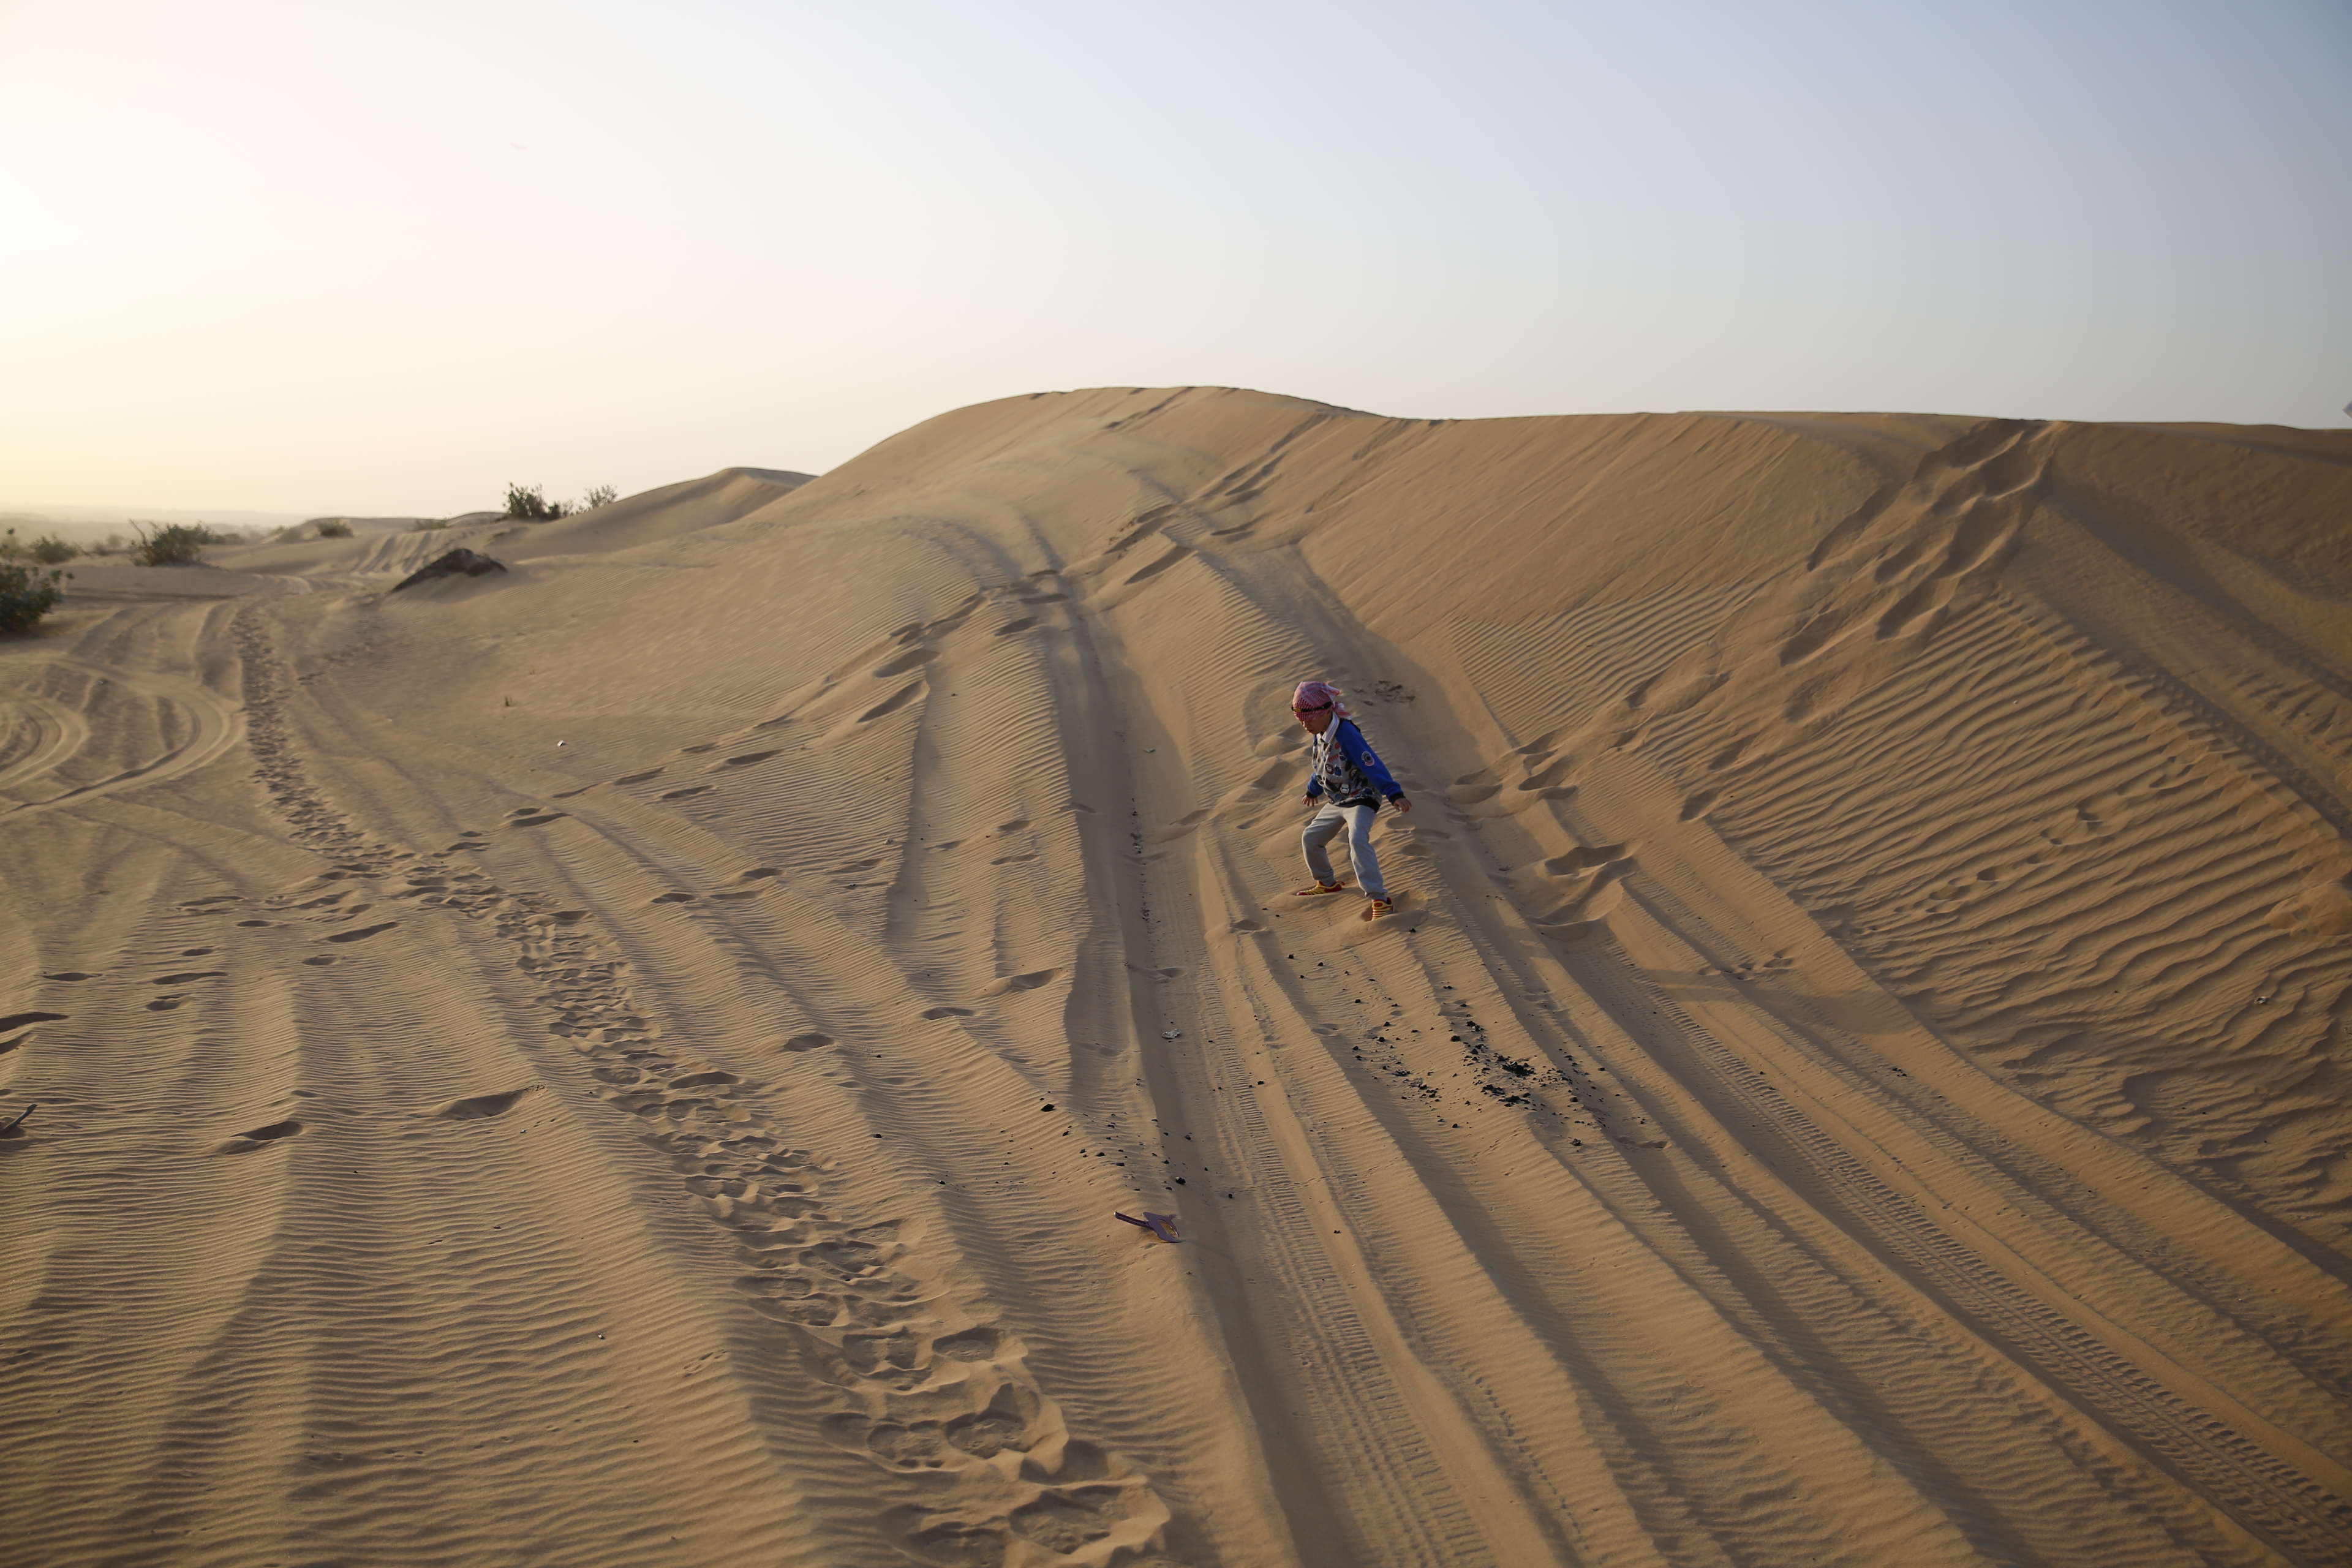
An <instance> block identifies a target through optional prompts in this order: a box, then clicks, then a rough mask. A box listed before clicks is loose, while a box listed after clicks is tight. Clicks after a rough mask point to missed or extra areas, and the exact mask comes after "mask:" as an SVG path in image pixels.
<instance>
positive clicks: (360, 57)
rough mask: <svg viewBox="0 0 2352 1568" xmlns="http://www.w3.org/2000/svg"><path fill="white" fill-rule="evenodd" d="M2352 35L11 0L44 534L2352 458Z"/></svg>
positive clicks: (13, 203) (22, 419)
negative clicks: (871, 454)
mask: <svg viewBox="0 0 2352 1568" xmlns="http://www.w3.org/2000/svg"><path fill="white" fill-rule="evenodd" d="M2347 171H2352V4H2347V3H2346V0H2231V3H2229V4H2216V3H2213V0H2197V3H2174V0H2101V3H2089V0H2035V3H2033V4H2005V3H1999V0H1969V4H1965V5H1963V4H1906V3H1904V0H1873V3H1869V4H1861V3H1855V4H1832V3H1819V0H1815V3H1806V0H1787V3H1781V4H1758V3H1755V0H1720V3H1696V0H1691V3H1681V4H1676V3H1672V0H1649V3H1646V4H1639V5H1629V4H1626V3H1624V0H1611V3H1609V4H1606V5H1588V4H1581V3H1568V0H1563V3H1560V4H1554V5H1510V4H1481V3H1476V0H1469V3H1465V0H1454V3H1452V4H1448V5H1428V4H1423V5H1391V4H1385V3H1381V0H1351V3H1349V4H1346V5H1339V4H1323V3H1319V0H1318V3H1301V0H1251V3H1249V4H1232V5H1227V4H1201V3H1194V4H1191V5H1160V6H1151V7H1145V6H1140V5H1107V4H1104V3H1102V0H1094V3H1092V4H1085V5H1080V4H1075V3H1074V4H1059V3H1055V4H1040V3H1032V0H992V3H991V4H987V5H975V4H971V3H970V0H964V3H961V4H890V3H888V0H866V3H864V4H842V3H841V0H832V3H829V4H824V5H813V4H797V3H792V0H770V3H766V4H747V3H737V0H661V3H660V4H654V3H651V0H640V3H638V4H633V5H617V4H607V3H601V0H562V3H560V4H558V3H553V0H548V3H541V0H464V3H462V4H443V3H439V0H399V3H398V4H389V3H377V0H310V3H307V4H290V3H285V0H201V3H194V4H192V3H190V0H156V3H149V0H0V501H5V502H16V503H23V502H42V501H49V502H87V503H100V502H120V503H144V504H148V505H152V506H155V507H166V506H170V507H201V506H216V507H243V508H254V509H267V510H291V511H305V512H318V511H330V510H334V511H355V512H384V513H416V512H425V513H443V512H454V511H457V510H462V509H466V508H470V507H476V506H483V505H490V504H495V503H496V502H497V500H498V499H499V495H500V493H501V491H502V489H503V487H504V485H505V484H506V482H507V481H508V480H509V479H517V480H521V481H524V482H540V483H543V484H545V485H546V486H547V487H548V489H549V490H550V492H551V494H560V495H572V494H576V493H577V492H578V491H579V490H581V489H584V488H585V487H587V486H589V485H592V484H598V483H610V484H614V485H617V486H619V487H620V488H621V489H623V490H624V491H631V490H635V489H644V488H646V487H648V486H652V485H656V484H662V483H667V482H668V481H670V480H673V479H684V478H688V477H691V476H693V475H696V474H699V473H705V472H708V471H709V470H710V469H712V468H719V467H722V466H725V465H728V464H733V463H747V464H752V465H757V466H765V467H774V468H805V469H812V470H815V469H823V468H827V467H830V466H832V465H833V464H835V463H837V462H839V461H841V460H842V459H843V458H847V457H849V456H850V455H851V454H853V453H855V452H856V451H857V450H859V449H860V448H861V447H866V446H867V445H870V444H871V443H873V442H874V441H877V440H879V439H880V438H882V437H885V436H887V435H888V434H890V433H891V432H893V431H895V430H898V429H900V428H903V427H904V426H908V425H909V424H912V423H914V422H915V421H917V420H919V419H922V418H924V417H927V416H929V415H932V414H935V413H939V412H940V411H942V410H945V409H948V408H950V407H954V406H956V405H961V404H965V403H971V402H976V401H979V400H982V399H985V398H991V397H998V396H1004V395H1012V394H1016V393H1024V392H1031V391H1037V390H1042V389H1047V388H1059V387H1071V386H1088V385H1104V384H1135V385H1145V384H1170V383H1216V384H1238V385H1246V386H1256V387H1263V388H1265V389H1268V390H1272V391H1278V392H1288V393H1296V394H1298V395H1304V396H1308V397H1317V398H1323V399H1328V400H1329V401H1332V402H1336V403H1342V404H1346V405H1350V406H1354V407H1360V408H1369V409H1373V410H1376V411H1379V412H1381V413H1388V414H1399V415H1412V416H1487V415H1510V414H1557V413H1601V412H1614V411H1621V410H1629V409H1677V408H1750V409H1762V408H1804V409H1831V408H1836V409H1909V410H1933V411H1938V412H1950V413H1963V414H1999V415H2019V416H2058V417H2069V418H2082V419H2150V420H2154V419H2214V420H2243V421H2275V422H2279V423H2285V424H2297V425H2307V426H2337V427H2340V426H2343V425H2344V424H2345V423H2346V421H2345V418H2344V416H2343V415H2342V414H2341V412H2340V410H2341V408H2342V406H2343V405H2344V404H2345V402H2346V400H2347V398H2352V174H2347Z"/></svg>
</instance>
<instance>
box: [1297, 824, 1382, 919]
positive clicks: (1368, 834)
mask: <svg viewBox="0 0 2352 1568" xmlns="http://www.w3.org/2000/svg"><path fill="white" fill-rule="evenodd" d="M1380 809H1381V808H1380V807H1379V806H1377V805H1333V804H1332V803H1331V802H1329V801H1328V800H1327V801H1325V802H1324V803H1323V809H1322V810H1320V811H1318V812H1317V813H1316V814H1315V820H1314V821H1312V822H1310V823H1308V824H1307V832H1306V834H1305V835H1304V836H1303V837H1301V838H1300V839H1299V845H1300V847H1302V848H1304V849H1305V850H1306V851H1307V870H1308V871H1310V872H1312V873H1314V877H1315V879H1316V880H1317V881H1318V882H1329V881H1331V880H1333V878H1332V876H1331V857H1329V856H1328V855H1326V854H1325V853H1324V852H1323V847H1324V846H1325V845H1326V844H1328V843H1330V842H1331V840H1333V839H1334V838H1337V837H1339V829H1340V828H1341V827H1343V826H1344V827H1345V828H1347V830H1348V853H1349V855H1350V856H1352V857H1354V858H1355V862H1356V882H1357V885H1358V886H1360V887H1361V888H1362V889H1364V893H1365V896H1366V897H1368V898H1374V899H1385V898H1387V897H1388V896H1389V890H1388V884H1387V883H1385V882H1383V881H1381V858H1380V857H1379V856H1378V855H1375V854H1373V853H1372V818H1373V817H1375V816H1379V815H1380Z"/></svg>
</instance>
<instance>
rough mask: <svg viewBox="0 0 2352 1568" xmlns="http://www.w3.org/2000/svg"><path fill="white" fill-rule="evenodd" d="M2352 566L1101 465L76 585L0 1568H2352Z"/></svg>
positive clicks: (1779, 502)
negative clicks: (1382, 776) (1314, 751)
mask: <svg viewBox="0 0 2352 1568" xmlns="http://www.w3.org/2000/svg"><path fill="white" fill-rule="evenodd" d="M2347 517H2352V436H2338V435H2327V434H2318V433H2314V432H2308V431H2294V430H2283V429H2246V428H2234V427H2223V426H2172V427H2164V428H2156V427H2126V426H2079V425H2062V424H2051V425H2044V424H2035V423H2026V422H2015V421H2002V420H1977V419H1964V418H1948V417H1939V416H1859V415H1847V416H1795V415H1740V414H1725V415H1685V416H1623V417H1605V418H1603V417H1595V418H1557V419H1522V420H1487V421H1473V422H1456V423H1447V422H1427V421H1407V420H1396V419H1387V418H1381V417H1377V416H1370V415H1364V414H1358V413H1352V412H1349V411H1346V410H1340V409H1335V408H1331V407H1328V406H1324V405H1317V404H1311V403H1306V402H1301V401H1298V400H1294V399H1288V398H1282V397H1275V396H1267V395H1258V394H1252V393H1243V392H1233V391H1222V390H1213V389H1182V390H1167V389H1160V390H1148V391H1147V390H1137V391H1127V390H1117V389H1115V390H1102V391H1092V392H1082V393H1071V394H1062V395H1039V396H1034V397H1026V398H1015V399H1010V400H1006V401H1003V402H1000V403H994V404H989V405H982V406H978V407H974V408H968V409H962V410H960V411H957V412H955V413H952V414H949V415H946V416H941V417H940V418H938V419H934V420H931V421H929V423H927V424H924V425H922V426H917V427H916V428H914V429H912V430H909V431H907V432H905V433H904V434H901V435H899V436H898V437H893V438H892V439H890V440H888V441H886V442H884V443H882V444H881V445H880V446H878V447H875V448H874V449H872V450H871V451H869V452H867V453H866V454H865V455H863V456H862V457H860V458H857V459H856V460H855V461H853V462H851V463H849V464H847V465H845V466H844V467H842V468H838V469H836V470H835V471H834V472H832V473H829V474H826V475H824V476H822V477H820V478H817V479H810V480H807V481H805V482H803V481H802V477H801V476H798V475H792V474H782V473H771V472H767V471H763V470H751V469H735V470H728V471H727V472H725V473H722V474H719V475H714V476H712V477H710V478H709V479H702V480H697V481H692V482H689V483H688V484H684V485H679V486H674V487H671V488H669V489H666V490H661V491H655V492H651V493H650V494H648V495H646V496H642V497H634V498H630V499H629V500H625V501H623V502H620V503H618V504H617V505H615V506H614V507H611V508H606V509H604V510H602V511H600V512H597V513H591V514H587V515H585V516H583V517H582V518H579V519H575V520H567V521H563V522H561V523H552V524H545V525H540V526H539V527H537V528H535V529H531V530H529V531H524V532H522V533H520V534H515V535H510V536H509V537H508V538H506V539H504V540H501V541H499V542H495V543H492V542H489V541H488V536H489V534H490V533H491V532H495V531H497V530H492V529H483V530H478V531H473V532H469V533H468V534H467V537H466V538H464V539H459V538H457V536H456V532H457V531H451V532H449V533H446V534H443V535H415V536H408V535H395V536H387V537H385V538H382V539H373V540H372V539H355V540H345V541H313V542H304V543H301V544H299V545H285V546H257V547H255V548H254V549H252V550H250V551H220V552H215V565H213V566H211V567H207V568H202V569H193V570H189V571H184V572H177V573H171V572H139V571H135V570H134V569H131V568H129V567H119V566H116V567H98V568H93V569H92V570H90V571H89V572H86V573H84V574H83V575H82V577H81V578H80V579H79V580H78V581H77V584H76V588H77V589H78V590H79V592H78V593H77V595H76V597H75V598H74V599H73V600H72V601H70V602H69V604H68V606H67V607H66V611H65V613H63V614H62V615H61V616H58V618H57V620H56V621H55V622H54V624H53V625H52V626H51V627H50V628H48V629H47V630H46V631H45V632H44V633H43V634H42V635H40V636H38V637H32V638H25V639H17V640H16V641H14V642H11V643H9V644H8V645H6V646H5V647H0V718H5V730H0V798H5V802H6V803H8V804H7V805H5V806H0V868H5V879H6V885H7V887H8V889H9V894H10V896H9V897H8V899H7V900H5V908H0V919H5V922H6V930H5V940H4V941H0V955H5V956H0V986H5V989H0V1013H5V1018H0V1120H5V1117H6V1116H8V1115H13V1114H14V1113H15V1111H16V1110H17V1109H19V1108H20V1107H21V1106H22V1105H23V1103H24V1102H26V1101H27V1100H37V1101H38V1102H39V1107H40V1108H39V1110H38V1111H37V1113H36V1114H35V1115H34V1116H33V1117H32V1118H31V1120H30V1121H27V1122H26V1124H25V1126H24V1127H23V1128H21V1129H19V1130H18V1131H17V1132H16V1134H14V1135H12V1136H9V1137H7V1138H5V1140H0V1192H5V1206H0V1258H5V1268H0V1366H5V1369H6V1370H5V1374H0V1411H4V1412H5V1417H6V1418H5V1422H0V1474H5V1476H6V1477H7V1481H6V1483H5V1486H0V1542H5V1546H0V1558H5V1559H6V1560H7V1561H10V1562H21V1563H174V1564H177V1563H224V1564H227V1563H236V1564H249V1563H271V1562H283V1563H400V1564H424V1563H451V1564H481V1563H564V1564H594V1563H616V1564H617V1563H625V1564H649V1563H660V1564H671V1563H676V1564H717V1563H727V1564H735V1563H806V1564H820V1565H835V1564H864V1563H874V1564H882V1563H904V1562H908V1561H912V1562H917V1563H937V1564H967V1563H970V1564H981V1563H985V1564H997V1563H1004V1564H1021V1565H1027V1564H1045V1563H1087V1564H1114V1563H1118V1564H1131V1565H1137V1568H1140V1565H1144V1564H1169V1563H1191V1564H1212V1563H1215V1564H1251V1565H1255V1564H1267V1565H1273V1564H1286V1563H1311V1564H1318V1565H1333V1568H1339V1565H1354V1564H1373V1563H1379V1564H1391V1563H1393V1564H1406V1563H1412V1564H1449V1565H1451V1564H1479V1563H1487V1564H1498V1565H1519V1564H1531V1563H1588V1564H1636V1563H1673V1564H1716V1563H1722V1564H1731V1563H1739V1564H1780V1563H1790V1564H1794V1563H1851V1564H1885V1563H1903V1564H1917V1563H2044V1564H2067V1565H2070V1568H2071V1565H2076V1564H2105V1563H2113V1564H2116V1565H2118V1568H2123V1565H2130V1568H2142V1565H2147V1564H2157V1563H2278V1562H2285V1563H2314V1564H2316V1563H2340V1562H2344V1561H2347V1560H2352V1473H2347V1456H2352V1405H2347V1394H2352V1292H2347V1281H2352V1253H2348V1252H2347V1215H2352V1164H2348V1163H2347V1158H2352V1151H2348V1150H2347V1114H2346V1103H2347V1083H2346V1077H2345V1069H2346V1052H2347V1041H2346V1037H2345V1022H2344V1019H2345V1007H2346V997H2347V980H2352V880H2347V879H2352V849H2347V831H2352V528H2347V525H2346V519H2347ZM476 533H478V534H479V537H475V534H476ZM455 543H467V544H469V545H470V546H471V547H473V548H477V549H487V550H488V551H489V552H491V553H493V554H495V555H498V556H499V557H500V558H501V559H503V560H505V561H507V562H508V563H509V565H510V566H511V568H512V570H510V571H509V572H508V573H506V574H501V575H497V576H492V577H486V578H481V579H458V580H452V581H447V582H442V583H436V584H428V585H425V586H422V587H419V588H415V589H413V590H410V591H408V592H404V593H402V594H400V595H387V594H386V593H385V590H386V589H387V588H388V587H389V586H390V585H391V584H392V583H393V582H394V581H395V580H397V578H398V577H399V576H401V575H403V574H405V573H406V572H408V571H410V570H413V569H414V568H415V566H416V565H418V564H421V563H423V561H424V560H425V559H427V558H428V556H429V554H430V553H434V552H438V551H439V550H441V549H446V548H447V547H449V546H450V545H451V544H455ZM1310 675H1315V676H1323V677H1327V678H1328V679H1333V680H1335V681H1337V682H1339V684H1340V685H1341V686H1343V687H1344V688H1346V689H1348V691H1349V693H1350V694H1351V698H1352V700H1353V701H1354V702H1355V704H1356V706H1357V709H1358V710H1359V712H1360V715H1361V720H1362V723H1363V726H1364V728H1365V730H1366V731H1367V732H1368V733H1369V734H1370V736H1371V737H1372V739H1373V740H1374V741H1375V742H1376V743H1377V744H1378V745H1379V746H1380V747H1381V750H1382V752H1383V754H1384V755H1386V756H1387V757H1388V758H1389V760H1390V762H1391V764H1392V765H1394V766H1395V767H1397V769H1398V771H1399V774H1400V777H1401V778H1402V780H1403V782H1404V783H1405V784H1406V785H1407V787H1408V788H1409V789H1410V790H1411V791H1412V795H1413V797H1414V799H1415V802H1416V804H1417V807H1418V808H1417V809H1416V810H1415V811H1414V812H1413V813H1412V815H1410V816H1402V817H1398V816H1388V815H1385V814H1384V816H1383V819H1382V826H1381V842H1382V843H1383V845H1384V847H1385V852H1386V854H1387V857H1388V861H1389V865H1390V871H1391V881H1392V882H1393V883H1394V884H1395V885H1397V886H1398V887H1399V888H1400V889H1401V895H1400V903H1399V911H1398V914H1397V915H1396V916H1395V917H1394V918H1392V919H1391V920H1388V921H1381V922H1378V923H1370V922H1367V921H1363V920H1362V919H1360V918H1359V916H1360V909H1361V905H1360V902H1359V900H1355V899H1354V898H1352V897H1350V898H1345V899H1336V900H1312V901H1308V902H1306V903H1304V904H1302V903H1301V901H1299V900H1293V899H1292V898H1290V897H1289V893H1290V891H1291V890H1292V889H1295V888H1297V887H1299V886H1301V885H1303V882H1304V876H1303V873H1302V871H1301V869H1300V868H1299V865H1298V860H1297V831H1298V828H1299V826H1301V823H1302V818H1303V816H1304V815H1305V814H1304V812H1303V810H1302V808H1301V807H1300V806H1299V805H1298V802H1297V795H1298V791H1299V788H1300V786H1301V784H1302V783H1303V778H1304V769H1303V766H1302V763H1301V752H1300V746H1301V737H1300V735H1299V734H1298V732H1297V728H1296V726H1295V725H1294V724H1292V723H1291V722H1290V721H1289V719H1288V716H1287V713H1286V696H1287V693H1288V691H1289V689H1290V687H1291V684H1292V683H1293V682H1294V681H1296V680H1297V679H1300V678H1302V677H1306V676H1310ZM1147 1208H1149V1209H1150V1210H1152V1211H1154V1212H1158V1213H1165V1214H1171V1215H1175V1216H1176V1218H1175V1223H1176V1225H1177V1226H1178V1228H1179V1230H1180V1232H1181V1236H1182V1237H1183V1240H1182V1241H1181V1244H1179V1245H1175V1246H1170V1245H1167V1244H1166V1243H1163V1242H1161V1241H1160V1240H1158V1239H1156V1238H1155V1237H1153V1236H1151V1235H1150V1234H1149V1233H1148V1232H1146V1231H1144V1230H1142V1229H1139V1228H1135V1227H1131V1226H1127V1225H1123V1224H1120V1223H1119V1222H1118V1220H1117V1219H1115V1218H1114V1217H1113V1211H1114V1210H1116V1209H1125V1210H1126V1211H1127V1212H1128V1213H1129V1214H1139V1213H1140V1212H1142V1211H1143V1210H1144V1209H1147Z"/></svg>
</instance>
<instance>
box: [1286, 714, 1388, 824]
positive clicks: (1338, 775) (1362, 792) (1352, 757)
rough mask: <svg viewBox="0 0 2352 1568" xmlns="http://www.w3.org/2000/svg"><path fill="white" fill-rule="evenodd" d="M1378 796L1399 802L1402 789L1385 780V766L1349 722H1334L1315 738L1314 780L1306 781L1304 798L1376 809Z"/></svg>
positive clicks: (1337, 720) (1386, 775) (1362, 733)
mask: <svg viewBox="0 0 2352 1568" xmlns="http://www.w3.org/2000/svg"><path fill="white" fill-rule="evenodd" d="M1382 795H1386V796H1387V797H1388V798H1389V799H1391V800H1402V799H1403V798H1404V786H1403V785H1402V784H1398V783H1397V782H1396V780H1395V779H1393V778H1391V777H1390V776H1389V770H1388V765H1387V764H1386V763H1382V762H1381V759H1380V755H1379V753H1378V752H1374V751H1373V750H1372V746H1371V742H1369V741H1367V740H1365V739H1364V732H1363V731H1361V730H1359V729H1357V728H1356V721H1354V720H1353V719H1339V718H1334V719H1333V720H1332V721H1331V722H1330V723H1328V724H1327V725H1325V726H1324V727H1323V732H1322V733H1321V734H1319V735H1318V736H1316V737H1315V776H1314V777H1312V778H1310V779H1308V780H1307V799H1309V800H1328V801H1331V802H1332V803H1334V804H1335V805H1379V804H1380V803H1381V796H1382Z"/></svg>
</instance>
